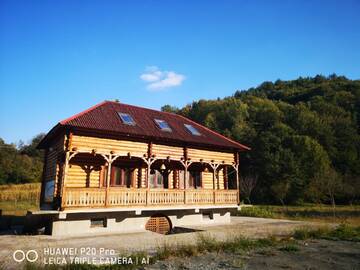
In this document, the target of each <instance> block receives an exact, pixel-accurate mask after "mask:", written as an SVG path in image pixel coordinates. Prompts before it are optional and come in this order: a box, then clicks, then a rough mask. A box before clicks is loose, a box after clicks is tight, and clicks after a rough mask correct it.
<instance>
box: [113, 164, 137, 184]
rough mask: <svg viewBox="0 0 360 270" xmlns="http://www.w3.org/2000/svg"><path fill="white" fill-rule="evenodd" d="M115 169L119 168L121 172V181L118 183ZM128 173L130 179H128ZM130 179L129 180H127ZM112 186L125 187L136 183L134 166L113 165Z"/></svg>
mask: <svg viewBox="0 0 360 270" xmlns="http://www.w3.org/2000/svg"><path fill="white" fill-rule="evenodd" d="M115 170H118V171H119V173H120V183H119V184H117V183H116V179H115ZM127 174H128V177H129V178H128V179H127ZM127 180H128V181H127ZM109 184H110V187H123V188H131V187H133V184H134V171H133V170H132V168H127V167H118V166H112V167H111V173H110V183H109Z"/></svg>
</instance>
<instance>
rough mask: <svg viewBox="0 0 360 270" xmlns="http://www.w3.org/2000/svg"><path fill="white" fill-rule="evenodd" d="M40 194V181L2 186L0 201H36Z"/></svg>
mask: <svg viewBox="0 0 360 270" xmlns="http://www.w3.org/2000/svg"><path fill="white" fill-rule="evenodd" d="M39 196H40V183H34V184H20V185H1V186H0V201H36V200H38V199H39Z"/></svg>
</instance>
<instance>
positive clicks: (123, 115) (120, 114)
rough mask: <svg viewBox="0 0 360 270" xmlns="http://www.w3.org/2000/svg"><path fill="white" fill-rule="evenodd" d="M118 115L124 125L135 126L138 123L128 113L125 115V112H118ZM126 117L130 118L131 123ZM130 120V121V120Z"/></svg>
mask: <svg viewBox="0 0 360 270" xmlns="http://www.w3.org/2000/svg"><path fill="white" fill-rule="evenodd" d="M118 115H119V117H120V119H121V121H122V123H123V124H125V125H129V126H135V125H136V122H135V120H134V118H133V117H132V116H131V115H130V114H128V113H123V112H118ZM125 117H128V118H130V122H129V121H127V120H126V119H125ZM128 120H129V119H128Z"/></svg>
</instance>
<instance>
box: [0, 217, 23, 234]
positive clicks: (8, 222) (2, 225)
mask: <svg viewBox="0 0 360 270" xmlns="http://www.w3.org/2000/svg"><path fill="white" fill-rule="evenodd" d="M25 220H26V216H16V215H0V235H19V234H22V233H23V229H24V225H25Z"/></svg>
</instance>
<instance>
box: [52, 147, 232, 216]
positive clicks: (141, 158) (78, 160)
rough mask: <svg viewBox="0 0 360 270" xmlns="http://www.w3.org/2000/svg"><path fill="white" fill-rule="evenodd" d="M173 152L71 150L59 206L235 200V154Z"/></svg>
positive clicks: (225, 203)
mask: <svg viewBox="0 0 360 270" xmlns="http://www.w3.org/2000/svg"><path fill="white" fill-rule="evenodd" d="M149 148H151V147H150V146H149ZM165 149H166V151H168V150H167V149H168V147H167V148H165ZM163 151H165V150H163ZM178 151H179V154H178V157H176V156H175V154H174V153H173V152H171V153H169V152H165V153H163V154H161V153H160V152H158V154H157V155H155V154H148V155H146V154H142V155H140V154H136V153H134V152H131V153H130V152H128V153H127V154H126V155H125V154H119V153H115V152H113V151H110V153H109V152H107V153H106V152H100V151H98V150H96V149H86V150H84V149H78V148H73V149H72V151H68V152H66V156H65V163H64V164H63V166H60V168H62V169H60V170H59V172H63V174H62V175H60V177H59V178H60V179H62V181H60V182H58V184H60V185H59V186H58V188H57V190H58V191H59V197H61V206H60V208H61V209H62V210H65V209H75V208H83V209H84V208H92V209H93V208H106V209H110V208H124V209H125V208H136V207H141V208H144V209H150V208H154V207H159V206H160V207H161V206H162V207H164V206H167V207H178V206H180V207H192V206H196V205H199V206H226V207H227V206H236V205H237V204H238V203H239V191H238V186H239V185H238V183H239V182H238V162H237V159H235V160H234V154H230V153H226V154H222V155H221V154H218V153H217V152H214V153H215V154H214V153H211V154H212V155H210V154H209V152H204V153H203V152H200V153H197V152H195V153H197V156H194V158H193V159H191V158H190V157H189V156H188V154H187V149H182V148H180V150H179V149H178ZM180 151H183V152H180ZM218 155H219V157H218Z"/></svg>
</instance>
